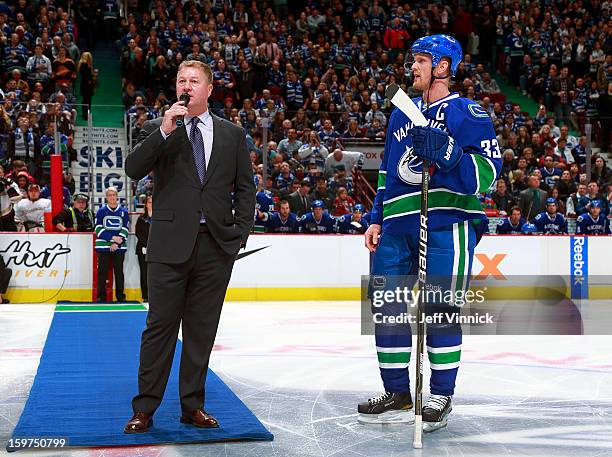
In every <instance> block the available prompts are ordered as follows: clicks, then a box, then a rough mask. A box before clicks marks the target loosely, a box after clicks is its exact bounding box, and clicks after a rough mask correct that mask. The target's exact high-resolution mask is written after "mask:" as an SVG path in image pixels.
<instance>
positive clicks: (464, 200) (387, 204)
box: [372, 93, 502, 234]
mask: <svg viewBox="0 0 612 457" xmlns="http://www.w3.org/2000/svg"><path fill="white" fill-rule="evenodd" d="M413 101H414V102H415V104H416V105H417V106H418V107H419V109H421V111H422V112H423V114H425V117H426V118H427V119H428V121H429V122H428V124H429V125H430V126H431V127H435V128H438V129H440V130H443V131H445V132H446V133H448V134H449V135H450V136H451V137H452V138H453V139H454V140H455V142H456V143H458V144H459V146H461V148H462V149H463V156H462V157H461V160H460V161H459V163H458V164H457V166H456V167H454V168H453V169H451V170H449V171H441V170H439V169H437V168H436V167H433V168H432V170H431V171H432V173H431V180H430V183H429V214H428V224H429V228H430V229H436V228H439V227H444V226H448V225H451V224H454V223H456V222H462V221H465V220H474V219H475V220H478V219H486V216H485V214H484V211H483V210H482V207H481V204H480V201H479V200H478V196H477V194H478V193H480V192H485V191H487V190H489V189H490V188H491V187H492V185H493V183H494V182H495V180H496V179H497V177H498V176H499V172H500V169H501V162H502V161H501V151H500V148H499V145H498V144H497V138H496V136H495V129H494V128H493V124H492V122H491V119H490V118H489V115H488V114H487V112H486V111H485V110H483V109H482V107H481V106H480V105H478V104H477V103H476V102H474V101H472V100H469V99H466V98H462V97H459V94H457V93H453V94H450V95H448V96H446V97H444V98H442V99H440V100H438V101H436V102H434V103H431V104H430V105H429V107H428V109H425V106H424V104H423V102H422V100H421V98H415V99H413ZM411 128H412V122H411V121H410V120H409V119H408V117H407V116H406V115H405V114H404V113H402V112H401V111H399V110H398V109H397V108H396V109H395V110H394V111H393V112H392V113H391V118H390V120H389V129H388V130H387V139H386V143H385V153H384V156H383V161H382V164H381V167H380V170H379V174H378V190H377V192H376V198H375V200H374V207H373V208H372V223H373V224H381V225H382V226H383V232H388V233H394V234H401V233H410V232H417V231H418V228H419V223H418V217H419V212H420V205H421V182H422V160H421V159H420V158H419V157H416V156H415V155H414V154H413V151H412V138H411V136H410V135H409V134H407V131H408V130H409V129H411Z"/></svg>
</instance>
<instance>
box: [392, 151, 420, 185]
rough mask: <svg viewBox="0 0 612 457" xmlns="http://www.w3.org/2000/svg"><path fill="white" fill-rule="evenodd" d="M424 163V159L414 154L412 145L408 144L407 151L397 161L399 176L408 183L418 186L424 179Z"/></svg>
mask: <svg viewBox="0 0 612 457" xmlns="http://www.w3.org/2000/svg"><path fill="white" fill-rule="evenodd" d="M422 165H423V161H422V160H421V159H420V158H419V157H417V156H415V155H413V154H412V147H411V146H406V151H405V152H404V154H402V157H401V158H400V160H399V162H398V163H397V176H399V178H400V179H401V180H402V181H404V182H405V183H406V184H410V185H413V186H417V185H419V184H421V182H422V181H423V175H422V174H421V173H422V170H423V168H422Z"/></svg>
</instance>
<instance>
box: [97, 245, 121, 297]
mask: <svg viewBox="0 0 612 457" xmlns="http://www.w3.org/2000/svg"><path fill="white" fill-rule="evenodd" d="M97 254H98V301H99V302H105V301H106V274H107V273H108V264H109V262H111V261H112V262H113V275H114V276H115V297H116V298H117V301H125V294H124V293H123V283H124V281H123V259H124V258H125V251H115V252H110V251H98V252H97Z"/></svg>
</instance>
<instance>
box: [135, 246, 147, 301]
mask: <svg viewBox="0 0 612 457" xmlns="http://www.w3.org/2000/svg"><path fill="white" fill-rule="evenodd" d="M137 255H138V266H139V267H140V292H141V294H142V300H143V301H149V300H148V299H149V288H148V287H147V260H146V257H147V256H146V255H145V254H137Z"/></svg>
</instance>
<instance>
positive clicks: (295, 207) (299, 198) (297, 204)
mask: <svg viewBox="0 0 612 457" xmlns="http://www.w3.org/2000/svg"><path fill="white" fill-rule="evenodd" d="M309 193H310V182H309V181H308V180H307V179H304V180H302V182H301V183H300V188H299V189H298V190H296V191H295V192H292V193H291V194H289V196H288V197H287V201H288V202H289V207H290V208H291V212H292V213H295V214H296V215H297V216H298V217H302V216H303V215H304V214H306V213H307V212H309V211H310V204H311V202H312V197H311V196H310V195H309Z"/></svg>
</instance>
